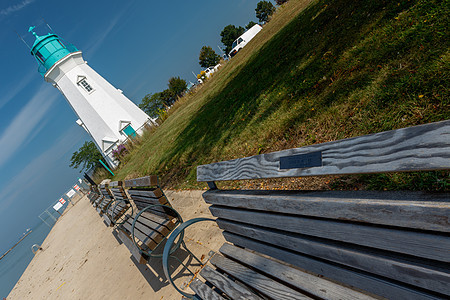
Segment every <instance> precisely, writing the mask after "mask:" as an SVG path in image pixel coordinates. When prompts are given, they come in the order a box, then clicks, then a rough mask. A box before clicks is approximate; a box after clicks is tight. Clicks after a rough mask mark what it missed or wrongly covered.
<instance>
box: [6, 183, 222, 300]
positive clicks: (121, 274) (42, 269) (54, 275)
mask: <svg viewBox="0 0 450 300" xmlns="http://www.w3.org/2000/svg"><path fill="white" fill-rule="evenodd" d="M202 192H203V191H182V192H174V191H169V192H167V193H166V195H167V196H168V198H169V201H170V202H171V204H172V206H173V207H174V208H175V209H176V210H177V211H178V212H179V213H180V214H181V216H182V217H183V219H184V220H189V219H191V218H195V217H211V215H210V212H209V210H208V206H207V205H206V204H205V202H204V201H203V199H202V198H201V194H202ZM185 241H186V244H187V246H188V247H189V248H190V250H191V251H192V252H194V253H195V254H196V255H197V256H198V257H201V256H202V255H207V254H208V253H209V251H210V250H213V251H217V250H218V248H219V247H220V246H221V245H222V244H223V243H224V239H223V237H222V235H221V232H220V229H219V228H218V227H217V225H216V223H215V222H204V223H199V224H196V225H194V227H193V228H192V229H189V230H188V231H187V232H186V238H185ZM42 248H43V250H42V251H39V252H38V253H37V254H36V255H35V257H34V258H33V260H32V261H31V263H30V265H29V266H28V268H27V269H26V271H25V272H24V274H23V275H22V277H21V278H20V280H19V281H18V282H17V284H16V286H15V287H14V289H13V290H12V291H11V293H10V295H9V296H8V298H7V299H8V300H14V299H20V300H23V299H181V295H180V294H178V293H177V292H176V291H175V289H174V288H173V287H172V286H171V285H170V284H169V283H168V281H167V280H166V278H165V276H164V273H163V270H162V265H161V260H160V259H151V261H150V263H149V264H147V265H141V264H139V263H137V262H135V260H133V259H132V258H131V254H130V252H129V251H128V249H127V248H126V247H125V246H124V245H123V244H119V241H118V240H117V239H116V237H115V235H114V231H113V229H112V228H111V227H106V225H105V224H104V223H103V219H102V218H101V217H100V216H99V215H98V214H97V212H96V211H95V209H94V208H93V207H92V205H91V204H90V203H89V200H88V199H87V197H83V198H82V199H81V200H80V201H78V202H77V203H76V204H75V205H74V206H72V207H70V206H69V209H67V210H66V212H65V213H64V214H63V216H62V217H61V218H60V219H59V220H58V222H57V223H56V225H55V226H54V227H53V229H52V230H51V232H50V234H49V235H48V236H47V238H46V239H45V241H44V243H43V244H42ZM177 256H178V257H180V258H181V259H184V261H188V259H189V257H188V256H187V252H185V251H183V250H179V251H177ZM193 268H194V269H195V268H196V267H195V266H193ZM175 272H176V273H177V274H179V276H178V277H177V278H178V279H177V281H176V282H177V284H180V285H182V284H184V283H186V282H188V280H189V276H187V274H188V273H187V272H185V271H184V272H183V270H182V268H181V267H179V268H178V269H177V270H176V271H175ZM186 291H188V292H189V288H187V290H186Z"/></svg>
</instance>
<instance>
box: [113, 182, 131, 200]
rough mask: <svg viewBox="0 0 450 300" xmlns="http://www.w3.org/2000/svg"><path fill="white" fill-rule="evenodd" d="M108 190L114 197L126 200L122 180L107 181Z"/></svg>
mask: <svg viewBox="0 0 450 300" xmlns="http://www.w3.org/2000/svg"><path fill="white" fill-rule="evenodd" d="M108 189H109V191H110V192H111V194H112V195H113V197H114V199H115V200H117V201H119V200H124V201H128V197H127V194H126V193H125V189H124V188H123V182H122V181H112V182H110V183H109V188H108Z"/></svg>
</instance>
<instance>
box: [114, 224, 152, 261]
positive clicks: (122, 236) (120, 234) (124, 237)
mask: <svg viewBox="0 0 450 300" xmlns="http://www.w3.org/2000/svg"><path fill="white" fill-rule="evenodd" d="M117 236H118V237H119V239H120V240H121V241H122V243H123V244H124V245H125V247H127V248H128V250H129V251H130V253H131V255H132V256H133V257H134V258H135V259H136V260H137V261H138V262H139V263H140V264H146V263H147V259H146V258H145V257H144V256H142V254H141V253H140V252H139V249H138V248H136V246H135V245H134V244H133V242H132V241H131V237H130V236H128V235H127V234H126V233H125V232H123V231H122V230H120V229H119V230H118V231H117Z"/></svg>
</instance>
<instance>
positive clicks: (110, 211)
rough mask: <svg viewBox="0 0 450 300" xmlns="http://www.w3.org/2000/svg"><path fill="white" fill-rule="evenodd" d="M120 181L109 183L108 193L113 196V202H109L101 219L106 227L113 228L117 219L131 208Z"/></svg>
mask: <svg viewBox="0 0 450 300" xmlns="http://www.w3.org/2000/svg"><path fill="white" fill-rule="evenodd" d="M122 184H123V183H122V181H113V182H110V183H109V186H108V189H109V192H110V193H111V194H112V195H113V198H114V200H113V201H111V202H110V203H109V204H108V206H107V207H106V209H105V213H104V214H103V219H104V220H105V223H106V224H107V225H108V226H114V225H116V223H117V222H118V220H119V219H121V218H122V216H123V215H124V214H125V213H126V212H127V211H128V209H129V208H130V207H131V205H130V201H129V200H128V196H127V194H126V192H125V189H124V188H123V186H122Z"/></svg>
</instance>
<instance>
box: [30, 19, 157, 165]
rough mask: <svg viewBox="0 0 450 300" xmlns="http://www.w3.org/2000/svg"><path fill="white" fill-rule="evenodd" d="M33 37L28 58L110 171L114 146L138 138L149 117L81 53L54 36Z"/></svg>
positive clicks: (31, 28)
mask: <svg viewBox="0 0 450 300" xmlns="http://www.w3.org/2000/svg"><path fill="white" fill-rule="evenodd" d="M29 32H31V33H32V34H33V35H34V37H35V39H36V40H35V42H34V44H33V46H32V47H31V55H33V56H34V57H35V58H36V61H37V62H38V65H39V69H38V71H39V73H41V74H42V75H43V76H44V79H45V81H47V82H50V83H52V84H53V86H54V87H56V88H57V89H58V90H59V91H60V92H61V93H62V94H63V95H64V97H65V98H66V100H67V102H68V103H69V105H70V106H71V107H72V109H73V111H74V112H75V114H76V115H77V117H78V120H77V121H76V122H77V124H78V125H80V126H81V127H82V128H83V129H84V130H86V131H87V132H88V134H89V135H90V136H91V138H92V140H93V141H94V143H95V145H96V146H97V148H98V149H99V150H100V152H101V153H102V154H103V157H104V158H105V160H106V161H107V163H108V164H109V165H110V166H111V167H113V168H114V167H116V166H117V162H116V161H115V159H114V157H113V155H112V153H113V150H114V149H116V148H117V146H118V145H119V144H121V143H123V142H124V141H125V140H127V139H128V138H129V137H134V136H136V134H140V133H141V132H142V130H143V128H144V125H146V124H147V123H152V121H151V119H150V118H149V116H148V115H147V114H146V113H144V112H143V111H142V110H141V109H140V108H139V107H137V105H136V104H134V103H133V102H132V101H131V100H130V99H128V98H127V97H125V95H123V93H122V91H121V90H119V89H117V88H115V87H114V86H113V85H112V84H110V83H109V82H108V81H107V80H106V79H104V78H103V77H102V76H100V75H99V74H98V73H97V72H96V71H94V70H93V69H92V68H91V67H90V66H89V65H88V64H87V62H86V61H85V60H84V59H83V56H82V52H81V51H79V50H78V49H77V48H75V47H74V46H73V45H71V44H69V43H67V42H65V41H64V40H63V39H61V38H60V37H59V36H58V35H56V34H55V33H49V34H47V35H44V36H38V35H37V34H36V33H35V32H34V27H30V29H29Z"/></svg>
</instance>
